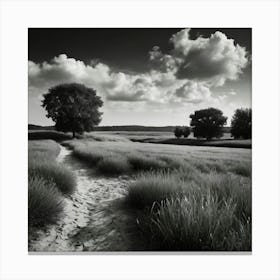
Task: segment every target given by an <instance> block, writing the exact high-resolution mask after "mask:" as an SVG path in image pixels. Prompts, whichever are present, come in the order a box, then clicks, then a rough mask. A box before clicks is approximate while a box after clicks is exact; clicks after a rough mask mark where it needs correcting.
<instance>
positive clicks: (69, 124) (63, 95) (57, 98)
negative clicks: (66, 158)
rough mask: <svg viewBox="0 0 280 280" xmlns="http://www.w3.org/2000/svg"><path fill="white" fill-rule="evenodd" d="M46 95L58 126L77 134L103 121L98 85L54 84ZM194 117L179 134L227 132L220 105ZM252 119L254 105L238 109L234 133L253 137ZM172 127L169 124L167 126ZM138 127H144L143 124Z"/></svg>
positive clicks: (211, 135) (215, 135)
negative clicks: (250, 107)
mask: <svg viewBox="0 0 280 280" xmlns="http://www.w3.org/2000/svg"><path fill="white" fill-rule="evenodd" d="M43 97H44V98H43V101H42V107H43V108H45V110H46V111H47V117H48V118H51V119H52V120H53V121H54V123H55V128H56V130H58V131H63V132H69V131H70V132H72V134H73V138H74V137H75V135H76V133H83V132H84V131H92V130H93V129H94V128H95V127H96V125H98V124H99V123H100V121H101V116H102V113H101V112H100V111H99V109H100V108H101V107H102V106H103V101H102V100H101V98H100V97H99V96H98V95H97V94H96V91H95V90H94V89H92V88H88V87H86V86H84V85H83V84H77V83H70V84H60V85H57V86H55V87H52V88H50V89H49V90H48V92H47V93H46V94H44V95H43ZM190 118H191V122H190V127H188V126H183V127H175V129H174V135H175V137H177V138H180V137H184V138H187V137H189V135H190V134H191V132H193V134H194V137H197V138H206V139H207V140H211V139H212V138H221V137H222V136H223V133H224V130H225V127H224V125H225V124H226V122H227V117H225V116H224V115H223V112H222V111H221V110H219V109H216V108H207V109H202V110H197V111H195V112H194V113H193V114H191V115H190ZM251 119H252V110H251V109H243V108H240V109H237V110H236V111H235V113H234V115H233V117H232V120H231V128H230V132H231V135H232V136H233V137H234V138H235V139H239V138H243V139H250V138H251V137H252V120H251ZM33 127H34V126H33ZM132 127H133V126H132ZM170 128H171V127H165V129H167V130H168V129H170ZM111 129H112V128H111ZM138 129H143V127H141V126H139V127H138Z"/></svg>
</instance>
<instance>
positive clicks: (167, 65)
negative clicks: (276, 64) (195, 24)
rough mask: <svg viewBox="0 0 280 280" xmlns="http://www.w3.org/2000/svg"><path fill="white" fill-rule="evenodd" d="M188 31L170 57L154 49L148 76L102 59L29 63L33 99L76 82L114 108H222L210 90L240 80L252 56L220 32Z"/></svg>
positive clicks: (174, 40)
mask: <svg viewBox="0 0 280 280" xmlns="http://www.w3.org/2000/svg"><path fill="white" fill-rule="evenodd" d="M189 32H190V29H184V30H181V31H180V32H178V33H176V34H174V35H173V36H172V37H171V38H170V41H171V42H172V44H173V49H172V51H171V52H170V53H169V54H164V53H163V52H162V51H161V50H160V48H159V47H158V46H155V47H153V48H152V50H151V51H150V52H149V61H150V62H151V65H152V69H151V70H150V71H148V72H146V73H124V72H121V71H117V70H113V69H112V68H111V67H110V66H109V65H107V64H105V63H102V62H101V61H100V60H98V59H92V60H91V62H90V63H89V64H86V63H84V62H83V61H81V60H77V59H75V58H70V57H68V56H67V55H66V54H60V55H58V56H56V57H54V58H53V59H52V60H50V61H49V62H47V61H45V62H43V63H35V62H33V61H29V62H28V77H29V94H30V96H31V97H32V96H33V97H34V96H37V97H38V96H42V94H43V93H45V92H47V90H48V89H49V88H50V87H52V86H55V85H57V84H60V83H70V82H77V83H83V84H85V85H86V86H88V87H92V88H94V89H96V90H97V93H98V95H100V96H101V97H102V99H103V100H107V101H108V102H111V103H116V102H119V103H120V102H121V103H127V104H128V103H132V102H138V106H139V104H140V103H141V104H142V103H145V104H146V105H147V104H148V105H149V104H150V105H151V106H154V107H156V106H158V108H163V107H164V106H165V109H167V107H168V106H170V104H189V105H190V106H191V105H192V104H196V105H198V104H200V105H203V104H206V102H208V104H210V103H211V104H213V103H214V104H218V103H219V102H222V101H223V100H224V99H225V98H226V97H225V96H217V97H215V98H214V97H213V95H212V93H211V89H212V88H213V87H217V86H221V85H223V84H224V83H225V82H226V81H227V80H236V79H238V77H239V75H240V74H241V73H242V71H243V69H244V68H245V67H246V65H247V63H248V58H247V57H248V54H247V52H246V50H245V48H243V47H241V46H239V45H238V44H236V43H235V42H234V40H232V39H229V38H227V36H226V35H225V34H223V33H221V32H218V31H217V32H215V33H214V34H212V35H211V36H210V37H209V38H203V37H198V38H196V39H191V38H190V34H189ZM228 95H235V92H234V91H233V90H232V91H230V92H229V93H228ZM164 104H165V105H164Z"/></svg>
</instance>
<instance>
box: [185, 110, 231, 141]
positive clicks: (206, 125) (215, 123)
mask: <svg viewBox="0 0 280 280" xmlns="http://www.w3.org/2000/svg"><path fill="white" fill-rule="evenodd" d="M190 118H191V124H190V125H191V127H192V130H193V133H194V137H197V138H200V137H201V138H206V139H207V140H210V139H212V138H220V137H222V136H223V126H224V125H225V124H226V122H227V117H225V116H223V112H222V111H221V110H219V109H216V108H207V109H202V110H198V111H195V112H194V114H191V115H190Z"/></svg>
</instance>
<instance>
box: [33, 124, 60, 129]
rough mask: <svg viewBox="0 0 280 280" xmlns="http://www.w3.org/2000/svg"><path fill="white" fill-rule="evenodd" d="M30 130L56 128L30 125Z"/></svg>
mask: <svg viewBox="0 0 280 280" xmlns="http://www.w3.org/2000/svg"><path fill="white" fill-rule="evenodd" d="M28 130H55V127H54V126H41V125H36V124H28Z"/></svg>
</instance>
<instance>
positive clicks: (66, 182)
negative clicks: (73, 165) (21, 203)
mask: <svg viewBox="0 0 280 280" xmlns="http://www.w3.org/2000/svg"><path fill="white" fill-rule="evenodd" d="M59 152H60V148H59V145H58V144H57V143H56V142H55V141H53V140H30V141H28V224H29V233H30V234H31V235H32V234H33V233H34V232H35V231H34V230H32V228H38V227H44V226H46V225H49V224H55V223H56V222H57V221H58V220H59V218H60V216H61V214H62V213H63V196H64V195H70V194H71V193H73V192H74V190H75V184H76V182H75V177H74V176H73V174H72V173H71V172H70V171H69V170H68V169H67V168H65V167H64V166H62V165H60V164H58V163H57V162H56V157H57V156H58V154H59Z"/></svg>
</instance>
